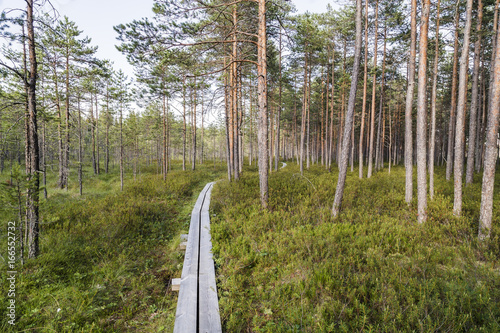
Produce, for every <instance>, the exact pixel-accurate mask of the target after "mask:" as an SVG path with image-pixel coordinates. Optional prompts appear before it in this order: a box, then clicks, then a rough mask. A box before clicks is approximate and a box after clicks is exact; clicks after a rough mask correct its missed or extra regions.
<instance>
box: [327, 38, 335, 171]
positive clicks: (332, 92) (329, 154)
mask: <svg viewBox="0 0 500 333" xmlns="http://www.w3.org/2000/svg"><path fill="white" fill-rule="evenodd" d="M334 93H335V42H333V43H332V90H331V95H332V100H331V102H330V150H329V152H328V171H329V172H331V171H332V160H333V111H334V104H335V103H334V98H335V95H334Z"/></svg>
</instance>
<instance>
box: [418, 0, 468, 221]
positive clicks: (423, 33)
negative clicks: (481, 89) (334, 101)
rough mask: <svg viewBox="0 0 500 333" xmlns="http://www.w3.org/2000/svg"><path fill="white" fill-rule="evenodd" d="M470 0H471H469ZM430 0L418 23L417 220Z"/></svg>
mask: <svg viewBox="0 0 500 333" xmlns="http://www.w3.org/2000/svg"><path fill="white" fill-rule="evenodd" d="M471 1H472V0H471ZM430 7H431V1H430V0H424V1H423V4H422V17H421V21H420V22H421V23H420V43H419V64H418V95H417V193H418V222H419V223H423V222H425V221H426V220H427V174H426V171H427V163H426V157H427V151H426V147H427V138H426V131H427V98H426V92H427V39H428V37H427V34H428V31H429V12H430Z"/></svg>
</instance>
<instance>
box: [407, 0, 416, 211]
mask: <svg viewBox="0 0 500 333" xmlns="http://www.w3.org/2000/svg"><path fill="white" fill-rule="evenodd" d="M416 55H417V0H412V1H411V42H410V58H409V59H408V87H407V90H406V106H405V169H406V186H405V201H406V202H407V203H408V205H409V204H410V203H411V201H412V199H413V129H412V127H413V124H412V123H413V121H412V115H411V114H412V109H413V95H414V90H415V58H416Z"/></svg>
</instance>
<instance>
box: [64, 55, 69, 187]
mask: <svg viewBox="0 0 500 333" xmlns="http://www.w3.org/2000/svg"><path fill="white" fill-rule="evenodd" d="M69 94H70V92H69V48H68V47H66V98H65V100H66V101H65V102H66V103H65V104H66V105H65V108H66V110H65V111H66V112H65V118H64V145H63V149H64V152H63V175H64V184H65V186H66V190H68V178H69Z"/></svg>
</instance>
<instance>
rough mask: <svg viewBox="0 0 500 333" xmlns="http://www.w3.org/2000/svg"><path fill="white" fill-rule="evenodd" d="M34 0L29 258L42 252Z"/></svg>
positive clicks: (28, 0)
mask: <svg viewBox="0 0 500 333" xmlns="http://www.w3.org/2000/svg"><path fill="white" fill-rule="evenodd" d="M33 2H34V1H33V0H26V4H27V5H26V7H27V10H26V14H27V15H26V25H27V30H28V52H29V63H30V68H29V73H28V77H25V84H26V85H27V86H28V126H27V128H26V131H27V132H28V137H29V151H30V154H29V157H30V159H29V161H28V162H29V169H30V170H29V171H30V172H29V173H28V181H29V182H30V183H31V184H30V186H29V187H28V193H27V200H26V214H27V217H28V226H29V231H28V258H35V257H37V256H38V255H39V253H40V247H39V238H38V234H39V224H38V222H39V188H40V178H39V175H40V165H39V158H40V155H39V147H38V127H37V126H38V124H37V109H36V81H37V75H38V70H37V65H38V64H37V60H36V46H35V31H34V26H33V21H34V18H33Z"/></svg>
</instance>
